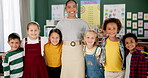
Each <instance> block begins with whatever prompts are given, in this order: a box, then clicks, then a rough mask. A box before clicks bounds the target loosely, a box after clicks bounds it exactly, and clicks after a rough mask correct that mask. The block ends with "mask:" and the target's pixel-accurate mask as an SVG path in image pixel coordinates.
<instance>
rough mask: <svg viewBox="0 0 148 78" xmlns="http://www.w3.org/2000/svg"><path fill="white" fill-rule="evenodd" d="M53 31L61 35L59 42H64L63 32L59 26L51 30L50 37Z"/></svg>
mask: <svg viewBox="0 0 148 78" xmlns="http://www.w3.org/2000/svg"><path fill="white" fill-rule="evenodd" d="M53 32H55V33H57V34H59V36H60V41H59V43H61V42H62V33H61V31H60V30H59V29H57V28H55V29H52V30H51V31H50V32H49V37H50V35H51V34H52V33H53Z"/></svg>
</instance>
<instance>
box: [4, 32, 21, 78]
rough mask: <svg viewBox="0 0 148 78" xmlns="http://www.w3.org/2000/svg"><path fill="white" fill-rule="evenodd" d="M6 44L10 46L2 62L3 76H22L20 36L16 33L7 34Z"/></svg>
mask: <svg viewBox="0 0 148 78" xmlns="http://www.w3.org/2000/svg"><path fill="white" fill-rule="evenodd" d="M8 44H9V45H10V47H11V50H9V51H8V52H7V53H6V56H5V58H4V61H3V63H2V65H3V70H4V77H5V78H22V75H23V49H22V48H20V44H21V41H20V37H19V35H18V34H17V33H11V34H10V35H9V36H8Z"/></svg>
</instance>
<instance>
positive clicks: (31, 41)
mask: <svg viewBox="0 0 148 78" xmlns="http://www.w3.org/2000/svg"><path fill="white" fill-rule="evenodd" d="M47 42H48V37H41V54H42V56H43V55H44V45H45V44H46V43H47ZM35 43H39V38H37V39H36V40H31V39H30V38H29V37H27V44H35ZM21 47H23V48H24V56H25V38H23V40H22V44H21Z"/></svg>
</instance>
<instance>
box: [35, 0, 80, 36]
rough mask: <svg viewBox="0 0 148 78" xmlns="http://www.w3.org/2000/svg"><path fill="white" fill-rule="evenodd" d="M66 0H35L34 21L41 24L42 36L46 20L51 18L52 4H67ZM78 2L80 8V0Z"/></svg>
mask: <svg viewBox="0 0 148 78" xmlns="http://www.w3.org/2000/svg"><path fill="white" fill-rule="evenodd" d="M66 1H67V0H35V1H34V2H35V5H34V6H35V9H34V11H35V14H34V17H35V19H34V21H36V22H38V23H39V24H40V26H41V34H40V35H41V36H43V35H44V25H45V24H46V20H47V19H49V20H51V5H57V4H65V3H66ZM32 2H33V1H32ZM76 2H77V3H78V8H80V0H76ZM32 4H33V3H32ZM32 10H33V9H32ZM32 12H33V11H32ZM32 15H33V14H32ZM78 17H80V10H79V11H78ZM32 19H33V16H32Z"/></svg>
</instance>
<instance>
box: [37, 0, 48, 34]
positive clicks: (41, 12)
mask: <svg viewBox="0 0 148 78" xmlns="http://www.w3.org/2000/svg"><path fill="white" fill-rule="evenodd" d="M48 17H49V10H48V0H35V20H34V21H36V22H38V23H39V24H40V26H41V27H40V28H41V34H40V35H41V36H43V35H44V25H45V23H46V19H49V18H48Z"/></svg>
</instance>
